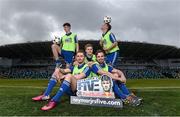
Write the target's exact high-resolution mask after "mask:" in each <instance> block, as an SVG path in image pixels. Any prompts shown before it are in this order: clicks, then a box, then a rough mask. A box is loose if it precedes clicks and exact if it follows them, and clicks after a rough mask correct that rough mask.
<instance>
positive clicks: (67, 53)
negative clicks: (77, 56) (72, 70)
mask: <svg viewBox="0 0 180 117" xmlns="http://www.w3.org/2000/svg"><path fill="white" fill-rule="evenodd" d="M73 58H74V52H70V51H64V60H65V62H66V68H69V66H70V65H72V63H73Z"/></svg>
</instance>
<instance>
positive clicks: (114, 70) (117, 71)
mask: <svg viewBox="0 0 180 117" xmlns="http://www.w3.org/2000/svg"><path fill="white" fill-rule="evenodd" d="M112 73H117V74H118V76H119V77H120V78H121V82H124V83H125V82H126V77H125V75H124V73H123V72H122V71H120V70H118V69H115V68H113V70H112Z"/></svg>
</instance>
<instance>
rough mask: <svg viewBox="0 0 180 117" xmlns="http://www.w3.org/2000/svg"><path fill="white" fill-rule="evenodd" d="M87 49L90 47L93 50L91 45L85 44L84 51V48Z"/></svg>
mask: <svg viewBox="0 0 180 117" xmlns="http://www.w3.org/2000/svg"><path fill="white" fill-rule="evenodd" d="M88 47H92V48H93V45H92V44H89V43H88V44H86V45H85V46H84V49H85V50H86V48H88Z"/></svg>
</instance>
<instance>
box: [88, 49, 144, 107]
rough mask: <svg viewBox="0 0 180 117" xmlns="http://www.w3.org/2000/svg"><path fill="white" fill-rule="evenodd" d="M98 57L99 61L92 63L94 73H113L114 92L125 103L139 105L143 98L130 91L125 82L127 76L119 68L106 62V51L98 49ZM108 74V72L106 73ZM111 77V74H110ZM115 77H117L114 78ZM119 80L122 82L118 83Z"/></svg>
mask: <svg viewBox="0 0 180 117" xmlns="http://www.w3.org/2000/svg"><path fill="white" fill-rule="evenodd" d="M96 58H97V62H96V63H95V64H93V65H92V67H91V70H92V71H93V73H94V76H96V75H104V74H105V73H106V72H110V73H112V75H113V77H112V79H113V91H114V93H115V94H116V95H117V96H118V97H119V98H120V99H122V101H123V102H124V103H128V104H130V105H133V106H138V105H140V103H141V98H138V97H137V96H135V95H134V94H132V93H130V92H129V90H128V89H127V87H126V85H125V82H126V78H125V76H124V74H123V72H121V71H120V70H118V69H115V68H113V67H112V66H109V65H107V64H106V63H105V56H104V52H103V51H101V50H98V51H97V52H96ZM106 75H107V74H106ZM110 77H111V76H110ZM114 77H115V78H116V79H114ZM117 81H119V82H120V83H119V84H118V83H117Z"/></svg>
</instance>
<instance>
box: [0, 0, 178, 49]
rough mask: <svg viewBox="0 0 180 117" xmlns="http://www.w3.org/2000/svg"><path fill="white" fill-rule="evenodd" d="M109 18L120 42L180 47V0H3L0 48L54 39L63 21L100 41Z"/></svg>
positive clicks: (82, 35) (0, 1)
mask: <svg viewBox="0 0 180 117" xmlns="http://www.w3.org/2000/svg"><path fill="white" fill-rule="evenodd" d="M106 15H108V16H111V17H112V23H111V24H112V32H113V33H114V34H115V35H116V38H117V39H118V40H121V41H140V42H149V43H158V44H166V45H174V46H177V47H180V0H0V45H3V44H10V43H19V42H27V41H40V40H42V41H44V40H52V34H54V33H56V34H59V35H60V36H61V35H62V34H63V28H62V24H63V23H64V22H70V23H71V24H72V31H73V32H75V33H77V34H78V38H79V39H96V40H98V39H100V37H101V33H102V32H101V30H100V27H101V25H102V23H103V17H104V16H106Z"/></svg>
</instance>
